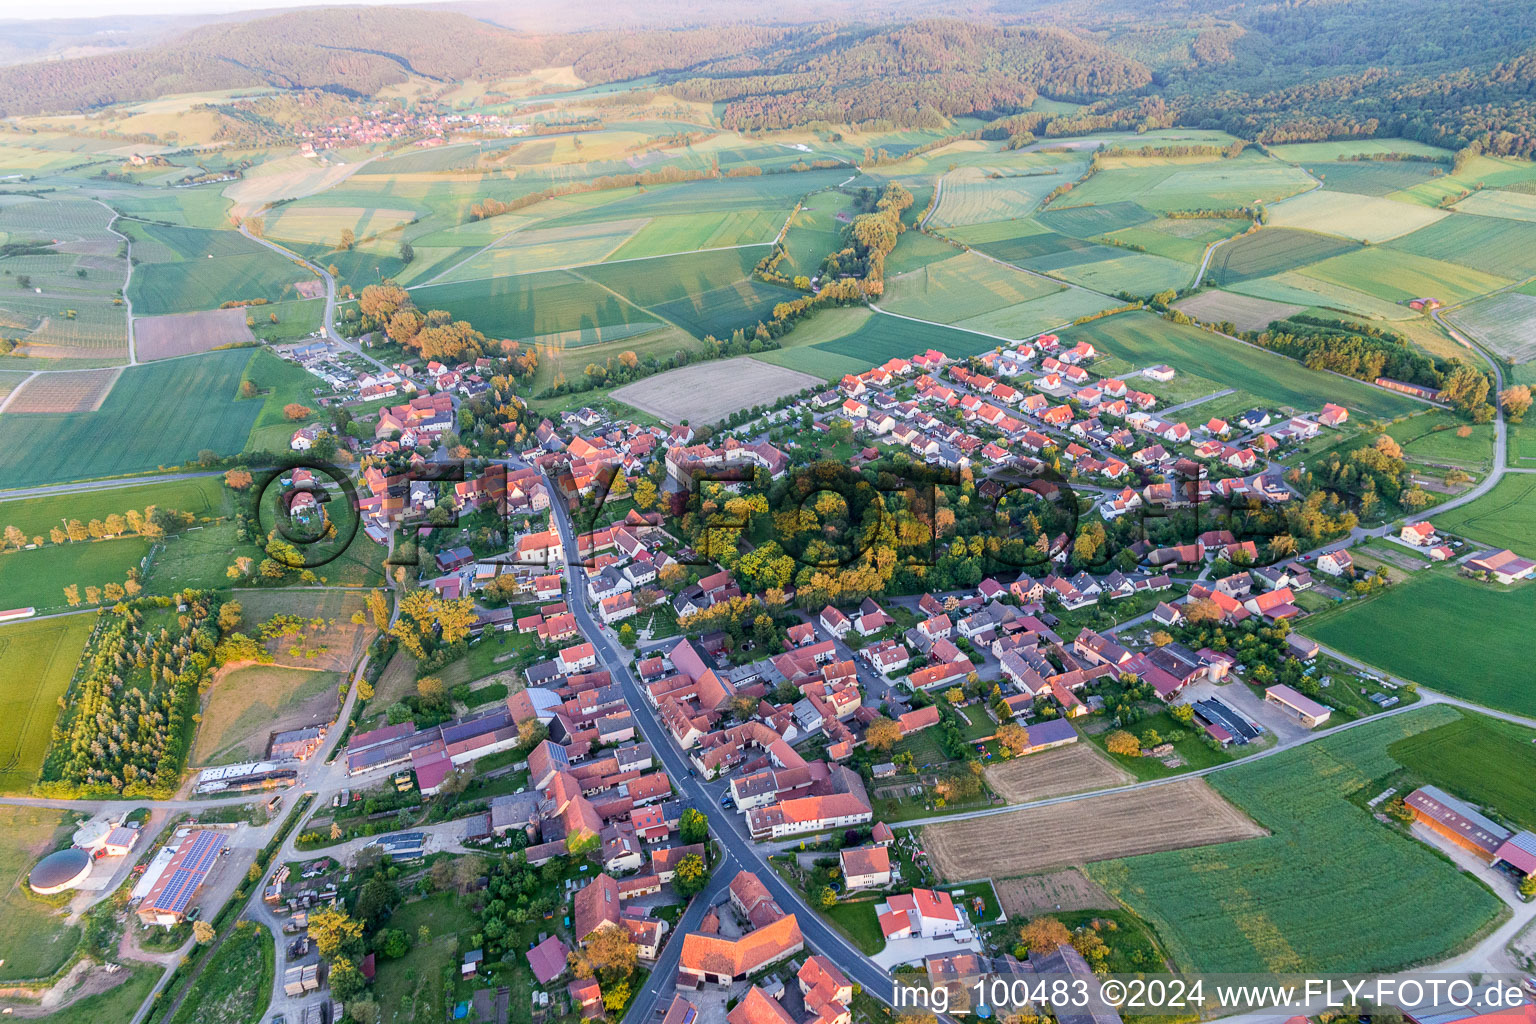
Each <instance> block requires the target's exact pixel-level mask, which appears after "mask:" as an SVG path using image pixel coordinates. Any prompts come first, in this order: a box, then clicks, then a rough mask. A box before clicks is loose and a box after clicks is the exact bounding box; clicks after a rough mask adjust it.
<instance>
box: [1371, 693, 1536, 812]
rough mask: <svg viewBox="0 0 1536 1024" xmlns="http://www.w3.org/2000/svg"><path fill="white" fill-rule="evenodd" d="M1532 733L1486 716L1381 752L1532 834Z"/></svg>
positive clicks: (1465, 716)
mask: <svg viewBox="0 0 1536 1024" xmlns="http://www.w3.org/2000/svg"><path fill="white" fill-rule="evenodd" d="M1533 740H1536V733H1532V732H1531V730H1529V729H1525V728H1522V727H1520V726H1518V725H1514V724H1512V723H1510V722H1501V721H1499V720H1498V719H1496V718H1489V717H1487V716H1486V715H1476V714H1470V713H1467V712H1463V713H1462V715H1461V718H1460V719H1458V720H1457V721H1454V722H1448V723H1446V724H1445V725H1442V726H1439V727H1438V728H1435V729H1430V730H1428V731H1427V732H1421V733H1419V734H1418V735H1416V736H1410V737H1408V738H1407V739H1401V740H1398V741H1397V742H1396V743H1394V744H1392V745H1391V746H1390V747H1388V748H1387V752H1388V753H1389V754H1391V755H1392V759H1393V760H1395V761H1397V762H1398V763H1399V764H1401V765H1402V766H1403V767H1404V768H1408V769H1410V770H1411V771H1413V772H1415V773H1417V774H1418V775H1421V776H1423V777H1424V778H1426V779H1429V780H1432V781H1433V783H1434V784H1435V785H1437V786H1440V787H1441V788H1442V789H1445V790H1448V791H1449V792H1451V793H1454V794H1455V795H1456V796H1459V797H1461V798H1462V799H1464V800H1470V801H1471V802H1472V803H1474V804H1478V805H1480V806H1482V807H1486V808H1488V809H1489V810H1492V811H1493V812H1494V813H1495V814H1498V815H1499V816H1500V817H1503V818H1505V819H1507V820H1509V821H1512V822H1514V823H1515V824H1516V825H1518V826H1520V827H1521V828H1527V829H1536V787H1532V786H1530V785H1528V784H1527V783H1528V780H1530V779H1533V778H1536V743H1533Z"/></svg>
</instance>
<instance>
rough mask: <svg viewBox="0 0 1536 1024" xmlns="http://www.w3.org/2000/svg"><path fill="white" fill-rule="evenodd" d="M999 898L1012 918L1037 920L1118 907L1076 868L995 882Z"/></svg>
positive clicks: (1097, 885) (994, 886) (1006, 912)
mask: <svg viewBox="0 0 1536 1024" xmlns="http://www.w3.org/2000/svg"><path fill="white" fill-rule="evenodd" d="M992 888H994V889H996V890H997V899H998V902H1000V903H1001V904H1002V906H1003V912H1004V913H1005V914H1007V915H1008V916H1009V917H1018V918H1024V917H1034V916H1035V915H1036V914H1049V913H1053V912H1055V911H1058V910H1115V909H1116V908H1118V907H1119V904H1118V903H1116V902H1115V899H1114V897H1112V896H1110V895H1109V893H1107V892H1105V891H1104V890H1103V889H1102V888H1100V886H1099V883H1097V882H1095V881H1094V880H1093V879H1091V878H1089V877H1088V876H1087V875H1085V874H1083V873H1082V872H1081V871H1079V870H1077V869H1076V868H1067V869H1066V870H1065V871H1051V872H1047V873H1046V874H1043V875H1030V876H1029V877H1028V878H1005V879H1003V880H1002V881H1000V882H993V883H992Z"/></svg>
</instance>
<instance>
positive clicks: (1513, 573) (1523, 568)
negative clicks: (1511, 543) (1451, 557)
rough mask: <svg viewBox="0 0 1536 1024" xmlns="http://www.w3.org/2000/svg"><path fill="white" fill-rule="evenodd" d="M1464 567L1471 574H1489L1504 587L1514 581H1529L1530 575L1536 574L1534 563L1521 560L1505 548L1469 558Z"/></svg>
mask: <svg viewBox="0 0 1536 1024" xmlns="http://www.w3.org/2000/svg"><path fill="white" fill-rule="evenodd" d="M1465 567H1466V568H1467V570H1469V571H1471V572H1486V573H1490V574H1491V575H1492V576H1493V578H1494V579H1496V580H1498V581H1499V582H1500V583H1502V584H1504V585H1505V586H1509V585H1510V584H1511V583H1513V582H1515V581H1516V580H1523V579H1529V578H1530V576H1531V574H1532V573H1533V572H1536V562H1532V561H1530V560H1529V559H1526V558H1521V557H1520V556H1519V555H1517V554H1515V553H1514V552H1513V551H1510V550H1508V549H1507V548H1506V549H1505V550H1503V551H1490V552H1488V553H1487V554H1483V555H1478V556H1477V557H1476V558H1469V559H1467V561H1466V563H1465Z"/></svg>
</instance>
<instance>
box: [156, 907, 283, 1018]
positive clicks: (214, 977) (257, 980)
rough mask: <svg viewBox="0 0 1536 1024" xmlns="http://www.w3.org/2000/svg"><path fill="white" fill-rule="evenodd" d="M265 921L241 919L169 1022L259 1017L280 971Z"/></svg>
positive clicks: (205, 966)
mask: <svg viewBox="0 0 1536 1024" xmlns="http://www.w3.org/2000/svg"><path fill="white" fill-rule="evenodd" d="M275 955H276V951H275V950H274V949H273V947H272V936H271V933H269V932H268V931H267V929H266V926H264V925H260V924H257V923H256V922H254V921H241V922H239V923H238V924H236V925H234V926H233V933H232V934H230V935H227V936H225V938H224V942H223V944H222V945H221V946H219V948H218V949H217V950H215V951H214V953H213V955H212V956H211V957H210V958H209V959H208V962H207V963H206V964H204V965H203V970H202V973H200V974H199V975H198V976H197V980H196V981H195V982H193V984H192V987H191V989H190V991H188V992H187V994H186V997H185V998H184V999H183V1000H182V1003H181V1005H180V1006H179V1007H177V1009H176V1015H175V1016H174V1017H172V1018H170V1020H169V1021H168V1022H167V1024H246V1022H248V1021H252V1020H259V1019H260V1018H261V1015H262V1012H263V1011H264V1010H265V1009H266V1006H267V1001H268V1000H269V999H270V998H271V996H272V976H273V974H274V973H275V971H276V966H275V964H274V957H275Z"/></svg>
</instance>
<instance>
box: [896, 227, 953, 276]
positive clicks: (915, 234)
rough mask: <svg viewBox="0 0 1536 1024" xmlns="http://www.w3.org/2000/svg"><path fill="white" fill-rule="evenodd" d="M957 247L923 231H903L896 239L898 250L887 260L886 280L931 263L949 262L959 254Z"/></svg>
mask: <svg viewBox="0 0 1536 1024" xmlns="http://www.w3.org/2000/svg"><path fill="white" fill-rule="evenodd" d="M959 251H960V250H959V249H957V248H956V247H955V246H953V245H950V244H949V243H948V242H946V241H944V240H942V239H940V238H937V237H935V236H933V235H930V234H928V233H926V232H923V231H903V232H902V233H901V236H900V237H899V238H897V239H896V248H895V249H893V250H891V254H890V256H888V257H886V260H885V279H886V280H887V281H889V280H890V279H891V278H893V277H899V276H900V275H902V274H905V273H908V272H910V271H913V270H917V269H919V268H921V267H926V266H928V265H929V264H930V263H937V262H939V261H940V260H947V259H949V258H950V257H951V256H953V255H955V253H957V252H959Z"/></svg>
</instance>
